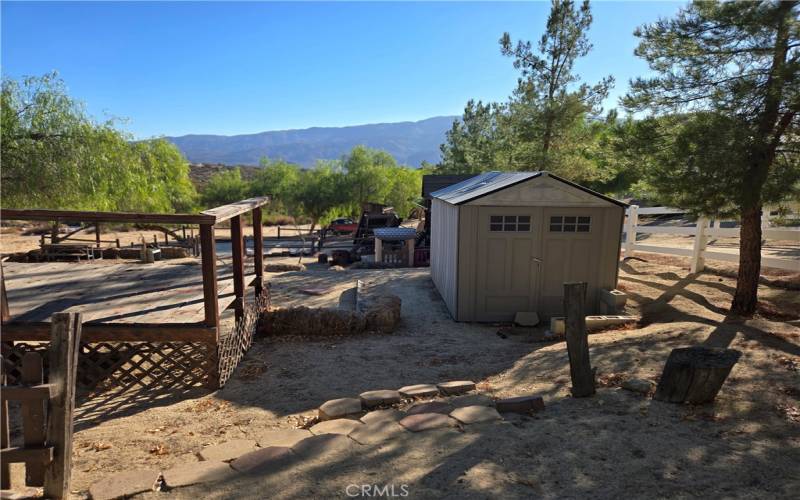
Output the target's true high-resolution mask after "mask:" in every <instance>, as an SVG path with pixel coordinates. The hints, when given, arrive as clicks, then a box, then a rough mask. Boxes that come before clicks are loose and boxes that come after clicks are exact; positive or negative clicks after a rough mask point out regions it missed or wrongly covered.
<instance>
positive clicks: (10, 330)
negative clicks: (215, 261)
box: [3, 322, 217, 342]
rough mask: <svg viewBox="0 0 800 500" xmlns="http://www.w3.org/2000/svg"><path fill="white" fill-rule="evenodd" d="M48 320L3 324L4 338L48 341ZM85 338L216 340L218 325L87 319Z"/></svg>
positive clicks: (114, 339)
mask: <svg viewBox="0 0 800 500" xmlns="http://www.w3.org/2000/svg"><path fill="white" fill-rule="evenodd" d="M50 328H51V327H50V323H48V322H37V323H17V322H10V323H6V324H4V325H3V341H4V342H11V341H47V340H49V339H50V336H49V332H50ZM83 330H84V331H85V334H84V335H83V340H84V342H104V341H120V342H123V341H147V342H157V341H162V342H165V341H182V342H215V341H216V339H217V329H216V328H215V327H210V326H207V325H205V323H185V324H180V323H177V324H169V323H153V324H146V323H138V324H137V323H131V324H123V323H94V324H93V323H88V324H85V325H83Z"/></svg>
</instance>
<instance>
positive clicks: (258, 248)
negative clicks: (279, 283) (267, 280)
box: [253, 207, 264, 297]
mask: <svg viewBox="0 0 800 500" xmlns="http://www.w3.org/2000/svg"><path fill="white" fill-rule="evenodd" d="M262 228H263V226H262V222H261V207H257V208H254V209H253V262H254V267H255V271H256V279H255V284H256V297H258V296H259V295H261V291H262V290H263V286H264V234H263V233H262Z"/></svg>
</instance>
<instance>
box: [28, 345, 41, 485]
mask: <svg viewBox="0 0 800 500" xmlns="http://www.w3.org/2000/svg"><path fill="white" fill-rule="evenodd" d="M43 379H44V366H43V364H42V355H41V354H39V353H38V352H32V351H30V352H26V353H25V355H24V356H23V357H22V383H23V384H26V385H39V384H41V383H43V382H44V380H43ZM22 422H23V426H22V434H23V435H22V439H23V443H24V445H25V447H26V448H41V447H43V446H44V445H45V432H44V431H45V427H44V426H45V423H44V401H42V400H40V399H34V400H28V401H22ZM44 471H45V464H43V463H41V462H39V461H35V460H34V461H30V462H26V463H25V484H26V485H27V486H44Z"/></svg>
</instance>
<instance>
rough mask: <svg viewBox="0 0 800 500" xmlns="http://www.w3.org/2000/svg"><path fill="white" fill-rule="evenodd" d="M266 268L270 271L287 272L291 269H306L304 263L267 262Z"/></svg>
mask: <svg viewBox="0 0 800 500" xmlns="http://www.w3.org/2000/svg"><path fill="white" fill-rule="evenodd" d="M264 270H265V271H266V272H268V273H286V272H289V271H305V270H306V266H304V265H303V264H267V265H265V266H264Z"/></svg>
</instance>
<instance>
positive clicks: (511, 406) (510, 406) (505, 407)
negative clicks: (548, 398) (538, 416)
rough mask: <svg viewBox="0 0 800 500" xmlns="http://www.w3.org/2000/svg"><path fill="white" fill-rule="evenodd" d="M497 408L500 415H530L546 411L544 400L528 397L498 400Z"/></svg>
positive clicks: (539, 397) (537, 397)
mask: <svg viewBox="0 0 800 500" xmlns="http://www.w3.org/2000/svg"><path fill="white" fill-rule="evenodd" d="M495 408H497V411H499V412H500V413H530V412H532V411H542V410H544V399H542V397H541V396H536V395H533V394H531V395H528V396H517V397H515V398H506V399H498V400H497V401H495Z"/></svg>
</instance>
